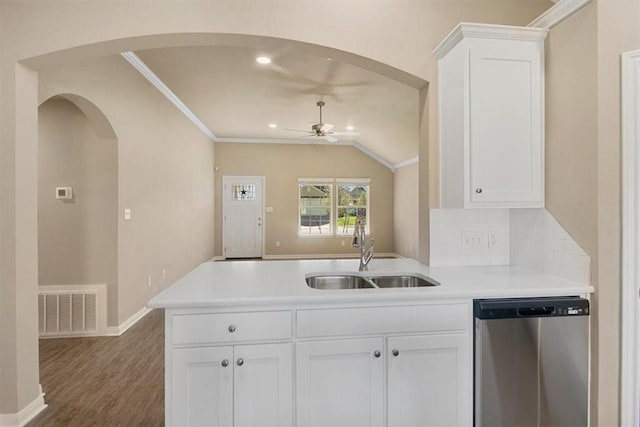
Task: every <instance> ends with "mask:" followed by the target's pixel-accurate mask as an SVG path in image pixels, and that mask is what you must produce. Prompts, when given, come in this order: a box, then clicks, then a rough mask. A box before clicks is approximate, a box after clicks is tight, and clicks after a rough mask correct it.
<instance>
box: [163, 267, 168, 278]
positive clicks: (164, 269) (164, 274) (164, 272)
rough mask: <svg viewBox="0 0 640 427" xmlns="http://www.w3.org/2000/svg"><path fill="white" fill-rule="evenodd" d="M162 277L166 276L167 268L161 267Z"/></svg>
mask: <svg viewBox="0 0 640 427" xmlns="http://www.w3.org/2000/svg"><path fill="white" fill-rule="evenodd" d="M162 278H163V279H166V278H167V269H166V268H163V269H162Z"/></svg>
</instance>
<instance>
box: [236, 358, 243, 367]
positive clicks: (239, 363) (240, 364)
mask: <svg viewBox="0 0 640 427" xmlns="http://www.w3.org/2000/svg"><path fill="white" fill-rule="evenodd" d="M236 363H237V364H238V366H242V365H244V359H242V357H241V358H239V359H238V360H236Z"/></svg>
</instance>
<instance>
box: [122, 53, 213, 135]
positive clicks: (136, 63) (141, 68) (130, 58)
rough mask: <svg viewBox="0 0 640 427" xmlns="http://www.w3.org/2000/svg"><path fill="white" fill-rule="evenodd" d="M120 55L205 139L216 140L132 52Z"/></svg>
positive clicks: (209, 130) (200, 121) (196, 117)
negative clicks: (205, 136) (185, 117)
mask: <svg viewBox="0 0 640 427" xmlns="http://www.w3.org/2000/svg"><path fill="white" fill-rule="evenodd" d="M120 55H122V57H123V58H124V59H126V60H127V62H129V64H131V65H132V66H133V68H135V69H136V70H138V72H140V74H142V75H143V76H144V78H146V79H147V80H148V81H149V83H151V84H152V85H153V86H154V87H155V88H156V89H158V90H159V91H160V93H162V94H163V95H164V96H165V97H166V98H167V99H168V100H169V101H171V103H172V104H173V105H175V106H176V107H177V108H178V110H180V111H181V112H182V114H184V115H185V116H187V118H188V119H189V120H191V121H192V122H193V124H195V125H196V126H197V127H198V129H200V130H201V131H202V133H204V134H205V135H207V137H209V139H211V140H212V141H215V140H216V135H215V134H214V133H213V132H212V131H211V129H209V128H208V127H207V126H206V125H205V124H204V123H203V122H202V120H200V119H199V118H198V116H196V115H195V114H194V113H193V111H191V110H190V109H189V107H187V106H186V105H185V103H184V102H182V101H181V100H180V98H178V96H177V95H176V94H175V93H173V91H172V90H171V89H169V87H168V86H167V85H166V84H164V82H163V81H162V80H160V77H158V76H157V75H156V73H154V72H153V71H151V68H149V67H148V66H147V64H145V63H144V62H143V61H142V59H140V57H138V55H136V54H135V53H133V52H120Z"/></svg>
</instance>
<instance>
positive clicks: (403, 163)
mask: <svg viewBox="0 0 640 427" xmlns="http://www.w3.org/2000/svg"><path fill="white" fill-rule="evenodd" d="M418 160H420V157H418V156H416V157H412V158H410V159H407V160H403V161H401V162H398V163H394V164H393V169H394V170H397V169H400V168H403V167H405V166H409V165H412V164H414V163H418Z"/></svg>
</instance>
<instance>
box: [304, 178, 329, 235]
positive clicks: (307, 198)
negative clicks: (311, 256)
mask: <svg viewBox="0 0 640 427" xmlns="http://www.w3.org/2000/svg"><path fill="white" fill-rule="evenodd" d="M332 189H333V183H332V182H331V181H328V182H326V181H325V182H322V181H315V182H311V181H303V182H298V202H299V207H300V208H299V209H300V215H298V218H299V219H298V221H299V223H298V234H299V235H301V236H331V235H332V232H333V230H332V227H331V225H332V223H331V213H332V211H333V206H332V200H333V199H332V197H331V191H332Z"/></svg>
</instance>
